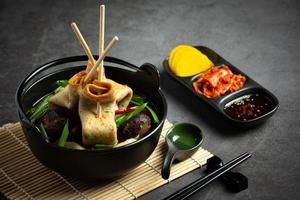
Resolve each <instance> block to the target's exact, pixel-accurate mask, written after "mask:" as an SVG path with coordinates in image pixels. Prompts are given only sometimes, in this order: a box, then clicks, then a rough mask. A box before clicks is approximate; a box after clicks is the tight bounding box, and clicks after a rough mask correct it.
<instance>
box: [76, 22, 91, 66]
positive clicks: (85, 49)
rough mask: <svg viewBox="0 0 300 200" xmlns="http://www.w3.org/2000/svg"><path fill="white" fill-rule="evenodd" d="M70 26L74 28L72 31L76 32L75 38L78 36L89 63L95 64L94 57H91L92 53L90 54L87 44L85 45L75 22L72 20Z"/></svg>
mask: <svg viewBox="0 0 300 200" xmlns="http://www.w3.org/2000/svg"><path fill="white" fill-rule="evenodd" d="M71 27H72V28H73V30H74V32H75V34H76V36H77V38H78V40H79V42H80V44H81V46H82V47H83V49H84V51H85V53H86V55H87V56H88V58H89V60H90V62H91V64H92V65H93V66H94V65H95V59H94V57H93V54H92V52H91V50H90V48H89V46H88V45H87V43H86V41H85V40H84V38H83V36H82V34H81V32H80V30H79V28H78V27H77V25H76V23H75V22H72V23H71Z"/></svg>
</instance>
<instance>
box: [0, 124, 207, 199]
mask: <svg viewBox="0 0 300 200" xmlns="http://www.w3.org/2000/svg"><path fill="white" fill-rule="evenodd" d="M171 126H172V124H171V123H170V122H168V121H166V122H165V125H164V127H163V131H162V134H161V137H160V140H159V143H158V146H157V148H156V149H155V151H154V152H153V153H152V155H151V156H150V157H149V158H148V160H146V161H145V162H144V163H143V164H141V165H140V166H139V167H137V168H136V169H134V170H132V171H131V172H129V173H128V174H127V175H125V176H123V177H121V178H118V179H115V180H111V181H109V182H107V181H106V182H103V181H102V182H98V183H87V182H82V181H80V180H77V179H73V178H69V177H64V176H61V175H59V174H58V173H56V172H54V171H51V170H49V169H48V168H46V167H44V166H43V165H42V164H41V163H40V162H39V161H38V160H37V159H36V158H35V157H34V156H33V155H32V153H31V151H30V149H29V147H28V146H27V142H26V139H25V136H24V134H23V131H22V128H21V125H20V123H14V124H6V125H4V126H3V127H1V128H0V167H1V168H0V191H1V192H2V193H4V194H5V195H6V196H7V197H8V198H9V199H110V200H111V199H136V198H137V197H140V196H142V195H143V194H145V193H147V192H150V191H152V190H154V189H155V188H157V187H159V186H162V185H164V184H166V183H168V182H170V181H172V180H174V179H176V178H178V177H180V176H182V175H184V174H186V173H188V172H190V171H192V170H194V169H196V168H198V167H201V166H203V165H205V164H206V160H207V159H208V158H210V157H211V156H213V155H212V154H211V153H210V152H208V151H206V150H204V149H201V148H200V149H199V150H198V151H197V153H196V154H194V155H193V157H192V158H190V159H187V160H185V161H183V162H180V163H177V164H174V165H173V167H172V170H171V176H170V179H169V180H164V179H162V178H161V175H160V170H161V165H162V161H163V158H164V154H165V151H166V147H165V145H164V141H165V140H164V136H165V134H166V131H167V130H168V129H169V128H170V127H171Z"/></svg>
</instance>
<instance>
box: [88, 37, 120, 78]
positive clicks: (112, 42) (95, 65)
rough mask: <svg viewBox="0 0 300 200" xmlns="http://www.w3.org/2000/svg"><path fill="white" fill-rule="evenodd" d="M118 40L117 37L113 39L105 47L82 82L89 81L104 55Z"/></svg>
mask: <svg viewBox="0 0 300 200" xmlns="http://www.w3.org/2000/svg"><path fill="white" fill-rule="evenodd" d="M118 40H119V38H118V37H117V36H115V37H113V39H112V40H111V41H110V42H109V44H108V45H107V47H106V49H105V50H104V51H103V53H102V54H101V56H100V57H99V59H98V60H97V62H96V63H95V64H94V66H93V68H92V69H91V71H89V73H88V74H87V76H86V77H85V79H84V82H88V81H90V80H91V78H92V76H93V74H94V73H95V71H96V70H97V68H98V67H99V66H100V63H101V62H102V61H103V60H104V57H105V56H106V54H107V53H108V52H109V50H110V49H111V48H112V47H113V45H114V44H115V42H117V41H118Z"/></svg>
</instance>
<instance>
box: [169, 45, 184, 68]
mask: <svg viewBox="0 0 300 200" xmlns="http://www.w3.org/2000/svg"><path fill="white" fill-rule="evenodd" d="M185 47H187V45H178V46H177V47H175V48H174V49H173V50H172V51H171V53H170V56H169V60H168V63H169V66H171V65H173V63H172V62H173V60H174V59H173V58H174V57H176V56H175V55H176V53H177V52H178V51H179V50H180V49H182V48H183V49H186V48H185Z"/></svg>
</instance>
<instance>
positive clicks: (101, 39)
mask: <svg viewBox="0 0 300 200" xmlns="http://www.w3.org/2000/svg"><path fill="white" fill-rule="evenodd" d="M104 28H105V6H104V5H101V6H100V19H99V56H100V55H102V53H103V51H104V30H105V29H104ZM103 79H104V67H103V61H102V62H101V63H100V66H99V68H98V80H100V81H102V80H103ZM101 112H102V110H101V105H100V102H99V101H98V102H97V117H98V118H99V117H100V116H101Z"/></svg>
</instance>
